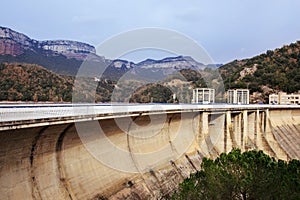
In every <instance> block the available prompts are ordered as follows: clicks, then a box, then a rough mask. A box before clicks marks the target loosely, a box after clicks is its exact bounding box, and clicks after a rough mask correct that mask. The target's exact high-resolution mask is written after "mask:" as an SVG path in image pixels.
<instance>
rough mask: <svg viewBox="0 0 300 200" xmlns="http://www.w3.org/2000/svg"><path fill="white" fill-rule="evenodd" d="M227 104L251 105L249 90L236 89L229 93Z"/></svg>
mask: <svg viewBox="0 0 300 200" xmlns="http://www.w3.org/2000/svg"><path fill="white" fill-rule="evenodd" d="M227 103H230V104H249V90H248V89H234V90H228V91H227Z"/></svg>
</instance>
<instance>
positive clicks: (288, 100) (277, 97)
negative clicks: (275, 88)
mask: <svg viewBox="0 0 300 200" xmlns="http://www.w3.org/2000/svg"><path fill="white" fill-rule="evenodd" d="M269 104H285V105H292V104H300V94H287V93H285V92H279V93H278V94H271V95H269Z"/></svg>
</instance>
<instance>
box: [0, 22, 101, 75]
mask: <svg viewBox="0 0 300 200" xmlns="http://www.w3.org/2000/svg"><path fill="white" fill-rule="evenodd" d="M95 53H96V50H95V47H93V46H91V45H89V44H86V43H82V42H76V41H69V40H47V41H37V40H34V39H31V38H29V37H28V36H26V35H24V34H22V33H18V32H16V31H13V30H11V29H9V28H6V27H0V62H20V63H31V64H38V65H41V66H44V67H45V68H47V69H49V70H51V71H53V72H55V73H59V74H68V75H75V74H76V72H77V70H78V68H79V67H80V65H81V64H82V61H83V60H84V59H85V58H86V57H87V56H88V55H91V54H92V55H96V54H95ZM99 59H103V58H100V57H99Z"/></svg>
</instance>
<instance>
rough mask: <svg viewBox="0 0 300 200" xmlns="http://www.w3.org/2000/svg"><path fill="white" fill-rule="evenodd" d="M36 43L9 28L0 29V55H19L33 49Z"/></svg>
mask: <svg viewBox="0 0 300 200" xmlns="http://www.w3.org/2000/svg"><path fill="white" fill-rule="evenodd" d="M37 43H38V41H36V40H32V39H30V38H29V37H27V36H26V35H24V34H21V33H18V32H16V31H13V30H11V29H9V28H5V27H0V54H9V55H13V56H16V55H20V54H22V53H24V50H26V49H33V48H35V47H36V46H37Z"/></svg>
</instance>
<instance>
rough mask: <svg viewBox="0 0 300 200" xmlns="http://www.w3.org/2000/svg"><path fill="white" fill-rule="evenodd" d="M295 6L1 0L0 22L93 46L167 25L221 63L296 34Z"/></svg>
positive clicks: (233, 0)
mask: <svg viewBox="0 0 300 200" xmlns="http://www.w3.org/2000/svg"><path fill="white" fill-rule="evenodd" d="M299 8H300V1H299V0H205V1H204V0H190V1H183V0H181V1H179V0H148V1H146V0H107V1H103V0H72V1H69V0H65V1H63V0H9V1H2V2H1V12H0V25H1V26H6V27H9V28H12V29H14V30H16V31H19V32H22V33H24V34H26V35H28V36H29V37H31V38H34V39H37V40H46V39H68V40H77V41H81V42H86V43H89V44H91V45H94V46H97V45H99V44H100V43H101V42H103V41H105V40H107V39H108V38H110V37H112V36H114V35H117V34H119V33H121V32H124V31H129V30H132V29H137V28H143V27H159V28H167V29H172V30H175V31H178V32H180V33H182V34H185V35H187V36H188V37H191V38H193V39H194V40H195V41H196V42H197V43H199V44H200V45H201V46H202V47H203V48H204V49H205V50H206V51H207V52H208V54H209V55H210V56H211V58H212V59H213V60H214V62H215V63H226V62H229V61H232V60H234V59H241V58H247V57H252V56H254V55H258V54H260V53H263V52H265V51H266V50H268V49H275V48H277V47H281V46H282V45H284V44H289V43H292V42H295V41H297V40H300V22H299V19H300V12H299ZM148 57H151V55H149V56H148ZM157 57H158V55H154V54H153V58H157ZM137 59H138V58H137Z"/></svg>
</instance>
